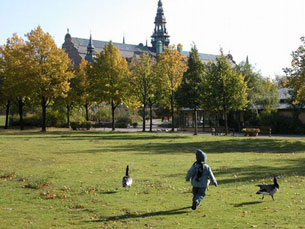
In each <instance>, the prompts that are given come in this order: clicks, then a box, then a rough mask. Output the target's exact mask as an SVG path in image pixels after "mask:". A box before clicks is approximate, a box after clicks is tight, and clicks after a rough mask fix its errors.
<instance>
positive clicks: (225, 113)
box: [224, 110, 229, 135]
mask: <svg viewBox="0 0 305 229" xmlns="http://www.w3.org/2000/svg"><path fill="white" fill-rule="evenodd" d="M224 119H225V128H226V135H228V130H229V128H228V114H227V111H226V110H224Z"/></svg>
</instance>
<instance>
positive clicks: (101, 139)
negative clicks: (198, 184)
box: [0, 131, 305, 229]
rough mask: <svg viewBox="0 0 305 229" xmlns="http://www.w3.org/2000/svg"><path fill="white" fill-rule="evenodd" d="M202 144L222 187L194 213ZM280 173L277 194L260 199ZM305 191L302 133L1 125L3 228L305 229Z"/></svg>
mask: <svg viewBox="0 0 305 229" xmlns="http://www.w3.org/2000/svg"><path fill="white" fill-rule="evenodd" d="M197 148H201V149H202V150H204V151H205V152H206V153H207V155H208V161H207V164H209V165H210V167H211V168H212V169H213V172H214V175H215V177H216V179H217V180H218V183H219V186H218V187H217V188H216V187H214V186H212V185H211V186H210V187H209V190H208V191H207V196H206V197H205V199H204V200H203V203H202V205H201V206H200V207H199V208H198V209H197V210H195V211H193V210H191V209H190V206H191V199H192V193H191V185H190V183H188V182H185V174H186V172H187V170H188V169H189V168H190V166H191V165H192V164H193V162H194V161H195V150H196V149H197ZM127 164H129V166H130V175H131V177H132V178H133V180H134V184H133V185H132V187H131V188H130V190H124V189H123V188H122V187H121V179H122V177H123V176H124V173H125V168H126V165H127ZM274 175H279V176H280V177H281V178H280V179H279V180H278V182H279V185H280V189H279V192H278V193H276V194H275V201H272V199H271V197H269V196H266V197H265V199H264V200H261V199H260V197H261V196H259V195H256V194H255V193H256V192H257V191H258V187H256V186H255V185H256V184H261V183H272V182H273V180H272V178H273V176H274ZM304 188H305V139H304V138H279V137H276V138H273V137H271V138H269V137H266V138H261V137H259V138H246V137H240V138H239V137H223V136H222V137H219V136H209V135H198V136H194V135H191V134H171V133H162V134H161V133H160V134H159V133H158V134H157V133H153V134H151V133H103V132H48V133H46V134H43V133H40V132H37V131H36V132H34V131H25V132H19V131H13V132H4V131H2V132H0V193H1V195H0V222H1V223H0V228H55V227H58V228H70V227H71V228H227V229H228V228H273V227H276V228H305V190H304Z"/></svg>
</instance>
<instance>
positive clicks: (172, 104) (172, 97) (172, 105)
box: [171, 92, 175, 132]
mask: <svg viewBox="0 0 305 229" xmlns="http://www.w3.org/2000/svg"><path fill="white" fill-rule="evenodd" d="M171 115H172V132H175V120H174V93H173V92H172V94H171Z"/></svg>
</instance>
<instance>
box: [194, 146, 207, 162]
mask: <svg viewBox="0 0 305 229" xmlns="http://www.w3.org/2000/svg"><path fill="white" fill-rule="evenodd" d="M207 158H208V157H207V155H206V154H205V152H203V151H202V150H201V149H197V151H196V160H197V161H199V162H205V161H206V160H207Z"/></svg>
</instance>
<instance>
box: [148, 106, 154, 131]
mask: <svg viewBox="0 0 305 229" xmlns="http://www.w3.org/2000/svg"><path fill="white" fill-rule="evenodd" d="M149 119H150V124H149V131H150V132H152V120H153V115H152V102H151V101H149Z"/></svg>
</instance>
